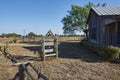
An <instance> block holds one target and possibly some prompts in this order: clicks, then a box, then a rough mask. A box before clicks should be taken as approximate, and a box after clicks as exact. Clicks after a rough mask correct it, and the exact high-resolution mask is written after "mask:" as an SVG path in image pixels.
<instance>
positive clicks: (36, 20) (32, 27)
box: [0, 0, 120, 35]
mask: <svg viewBox="0 0 120 80" xmlns="http://www.w3.org/2000/svg"><path fill="white" fill-rule="evenodd" d="M88 2H92V3H94V4H98V3H100V4H102V3H106V6H119V5H120V1H118V0H117V1H114V0H100V1H97V0H86V1H85V0H66V1H65V0H59V1H58V0H1V1H0V27H1V29H0V34H2V33H6V34H8V33H17V34H20V35H23V34H25V35H26V34H28V33H29V32H34V33H35V34H38V35H39V34H43V35H44V34H46V33H47V32H48V30H50V29H51V30H52V32H53V33H54V34H58V35H62V34H63V30H62V27H63V24H62V23H61V20H62V18H63V17H65V16H66V15H67V11H69V10H70V9H71V5H72V4H74V5H78V6H84V5H85V4H87V3H88ZM78 33H79V32H78ZM79 34H80V33H79Z"/></svg>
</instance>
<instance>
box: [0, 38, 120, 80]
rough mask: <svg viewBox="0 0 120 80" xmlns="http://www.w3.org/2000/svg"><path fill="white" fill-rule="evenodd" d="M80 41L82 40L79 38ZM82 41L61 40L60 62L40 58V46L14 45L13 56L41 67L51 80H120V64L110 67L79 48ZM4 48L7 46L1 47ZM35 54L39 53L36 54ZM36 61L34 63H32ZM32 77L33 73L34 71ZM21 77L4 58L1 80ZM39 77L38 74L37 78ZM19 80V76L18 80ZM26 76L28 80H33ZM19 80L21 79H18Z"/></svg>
mask: <svg viewBox="0 0 120 80" xmlns="http://www.w3.org/2000/svg"><path fill="white" fill-rule="evenodd" d="M79 39H80V38H79ZM79 42H80V40H77V39H76V40H75V39H72V40H71V39H70V38H67V39H65V38H64V39H61V40H60V39H59V58H58V59H51V60H47V61H45V62H43V61H41V59H40V58H39V57H38V54H37V53H39V52H40V47H41V46H40V45H39V44H34V43H33V44H29V43H11V44H9V50H10V54H11V55H13V56H15V57H16V58H17V59H18V60H19V62H24V61H33V63H32V64H33V65H34V66H35V67H36V68H37V67H38V66H40V67H41V73H42V74H43V75H44V76H46V77H47V78H48V79H49V80H119V79H120V64H119V63H118V64H115V63H110V62H107V61H105V60H103V59H102V58H101V57H99V56H97V55H96V54H95V53H93V52H91V51H89V50H87V49H85V48H84V47H83V46H81V45H80V44H79ZM1 45H4V44H3V43H1ZM34 50H37V51H38V52H37V53H36V54H35V53H34ZM31 58H32V59H31ZM30 72H31V73H32V70H30ZM17 73H18V66H13V64H12V62H11V61H10V60H8V59H6V58H5V57H4V56H3V55H0V80H12V79H14V78H15V77H16V74H17ZM33 75H34V76H35V74H33ZM18 77H19V76H18ZM26 77H27V75H25V77H24V79H25V80H29V78H28V77H27V78H26ZM16 80H17V79H16Z"/></svg>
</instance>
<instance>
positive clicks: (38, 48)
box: [14, 46, 41, 61]
mask: <svg viewBox="0 0 120 80" xmlns="http://www.w3.org/2000/svg"><path fill="white" fill-rule="evenodd" d="M23 48H25V49H28V50H30V51H32V52H33V54H35V55H38V56H36V57H35V56H23V55H14V57H16V58H17V59H18V60H29V61H41V58H40V51H41V46H25V47H23Z"/></svg>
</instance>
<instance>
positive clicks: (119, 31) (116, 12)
mask: <svg viewBox="0 0 120 80" xmlns="http://www.w3.org/2000/svg"><path fill="white" fill-rule="evenodd" d="M87 25H88V31H89V32H88V40H89V41H90V42H94V43H97V44H101V45H106V46H108V45H113V46H120V7H93V8H91V9H90V12H89V16H88V19H87Z"/></svg>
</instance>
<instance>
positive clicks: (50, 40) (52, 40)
mask: <svg viewBox="0 0 120 80" xmlns="http://www.w3.org/2000/svg"><path fill="white" fill-rule="evenodd" d="M44 41H45V42H54V39H45V40H44Z"/></svg>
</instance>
